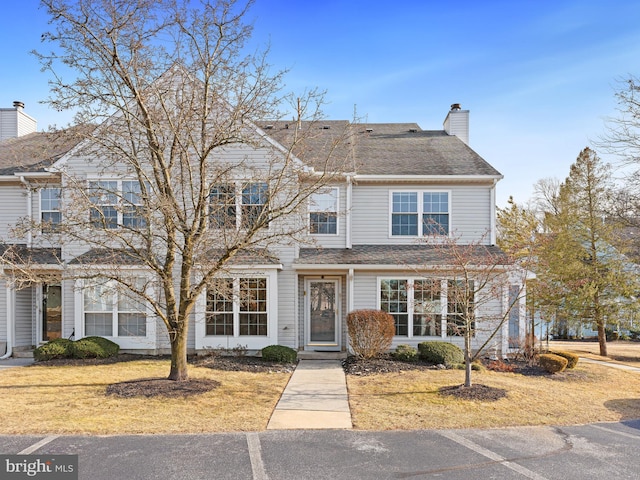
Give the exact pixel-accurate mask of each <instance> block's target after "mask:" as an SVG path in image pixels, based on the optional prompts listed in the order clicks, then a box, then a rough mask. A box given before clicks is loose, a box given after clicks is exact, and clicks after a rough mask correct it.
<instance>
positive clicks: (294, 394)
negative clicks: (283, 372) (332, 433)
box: [267, 360, 353, 430]
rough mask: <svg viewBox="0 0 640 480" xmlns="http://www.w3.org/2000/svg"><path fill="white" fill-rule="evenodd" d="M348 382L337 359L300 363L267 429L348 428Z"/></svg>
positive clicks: (301, 361)
mask: <svg viewBox="0 0 640 480" xmlns="http://www.w3.org/2000/svg"><path fill="white" fill-rule="evenodd" d="M352 427H353V425H352V423H351V411H350V410H349V398H348V396H347V381H346V377H345V374H344V370H343V369H342V364H341V362H340V360H300V361H299V362H298V366H297V367H296V369H295V371H294V372H293V375H291V379H290V380H289V383H288V384H287V387H286V388H285V390H284V392H283V394H282V397H280V401H279V402H278V404H277V405H276V408H275V410H274V411H273V415H272V416H271V419H270V420H269V424H268V425H267V429H269V430H280V429H321V428H341V429H350V428H352Z"/></svg>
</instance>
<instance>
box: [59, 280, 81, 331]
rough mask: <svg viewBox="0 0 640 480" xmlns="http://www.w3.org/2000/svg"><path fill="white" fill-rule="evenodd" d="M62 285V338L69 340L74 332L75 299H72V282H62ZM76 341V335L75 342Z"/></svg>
mask: <svg viewBox="0 0 640 480" xmlns="http://www.w3.org/2000/svg"><path fill="white" fill-rule="evenodd" d="M61 284H62V336H63V337H64V338H71V335H72V334H74V333H78V334H79V333H80V332H74V330H75V311H76V309H75V303H74V301H75V299H74V291H73V290H74V281H73V280H63V281H62V282H61ZM77 339H78V336H77V335H76V337H75V340H77Z"/></svg>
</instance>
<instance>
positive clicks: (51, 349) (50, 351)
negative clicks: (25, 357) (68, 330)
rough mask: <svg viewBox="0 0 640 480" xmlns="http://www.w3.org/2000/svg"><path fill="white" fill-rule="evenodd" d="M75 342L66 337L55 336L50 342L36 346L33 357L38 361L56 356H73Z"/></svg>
mask: <svg viewBox="0 0 640 480" xmlns="http://www.w3.org/2000/svg"><path fill="white" fill-rule="evenodd" d="M73 347H74V342H73V341H71V340H67V339H66V338H54V339H53V340H51V341H50V342H49V343H45V344H44V345H42V346H40V347H38V348H36V349H35V350H34V351H33V358H34V359H35V360H36V361H39V362H40V361H45V360H51V359H54V358H72V357H73V350H74V348H73Z"/></svg>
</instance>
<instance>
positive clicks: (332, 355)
mask: <svg viewBox="0 0 640 480" xmlns="http://www.w3.org/2000/svg"><path fill="white" fill-rule="evenodd" d="M345 358H347V352H314V351H309V350H302V351H300V352H298V359H299V360H344V359H345Z"/></svg>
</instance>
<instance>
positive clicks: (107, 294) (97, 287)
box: [82, 278, 147, 337]
mask: <svg viewBox="0 0 640 480" xmlns="http://www.w3.org/2000/svg"><path fill="white" fill-rule="evenodd" d="M135 287H136V288H138V289H143V288H144V279H143V278H136V279H135ZM82 294H83V299H84V334H85V335H86V336H91V335H98V336H102V337H116V336H118V337H144V336H146V334H147V314H146V308H145V305H144V302H142V301H141V299H140V298H138V297H136V296H135V295H134V294H133V293H132V292H130V291H128V290H126V289H124V287H120V288H118V287H116V285H115V283H114V282H112V281H104V282H101V283H94V284H91V285H87V286H85V287H84V289H83V292H82Z"/></svg>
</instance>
